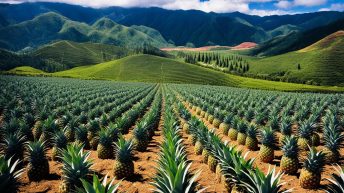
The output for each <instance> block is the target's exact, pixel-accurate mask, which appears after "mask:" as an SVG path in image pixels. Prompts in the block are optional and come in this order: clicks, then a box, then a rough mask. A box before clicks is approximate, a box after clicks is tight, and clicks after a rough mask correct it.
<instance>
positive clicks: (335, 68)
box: [248, 32, 344, 86]
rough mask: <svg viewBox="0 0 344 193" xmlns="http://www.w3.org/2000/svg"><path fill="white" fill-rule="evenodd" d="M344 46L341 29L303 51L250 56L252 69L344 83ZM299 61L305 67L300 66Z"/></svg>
mask: <svg viewBox="0 0 344 193" xmlns="http://www.w3.org/2000/svg"><path fill="white" fill-rule="evenodd" d="M323 42H327V43H326V44H323ZM343 48H344V33H342V32H337V33H335V34H332V35H331V36H328V37H326V38H325V39H323V40H321V41H319V42H317V43H315V44H313V45H311V46H310V47H307V48H305V49H303V50H299V51H296V52H289V53H286V54H282V55H278V56H273V57H267V58H262V59H257V58H250V63H251V65H250V71H249V72H250V73H257V74H265V75H268V74H272V73H276V72H282V71H285V72H289V73H288V77H291V78H293V77H296V78H299V79H303V80H314V81H316V82H320V83H322V84H324V85H340V86H344V49H343ZM248 59H249V58H248ZM298 63H300V64H301V70H298V69H297V64H298Z"/></svg>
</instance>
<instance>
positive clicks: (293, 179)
mask: <svg viewBox="0 0 344 193" xmlns="http://www.w3.org/2000/svg"><path fill="white" fill-rule="evenodd" d="M186 108H187V109H188V110H189V111H190V113H191V114H192V115H194V116H196V117H198V118H200V120H202V121H203V123H204V124H205V125H206V126H207V127H208V128H209V129H213V128H215V127H214V126H213V125H212V124H210V123H209V122H208V121H207V120H206V119H204V118H201V117H200V116H198V115H197V114H196V112H195V111H193V110H192V109H190V108H188V107H187V106H186ZM215 133H216V134H217V135H218V136H219V137H220V138H221V139H222V140H223V141H230V139H229V137H228V136H226V135H223V134H222V131H221V130H220V129H215ZM229 144H230V145H235V146H237V148H238V150H243V152H244V153H246V152H248V151H249V150H248V149H247V148H246V147H245V146H243V145H239V144H238V143H237V142H236V141H230V143H229ZM322 148H323V146H318V147H317V149H318V150H321V149H322ZM258 152H259V150H258V151H250V152H249V154H248V157H247V158H248V159H252V158H256V160H255V165H256V166H257V167H258V168H259V169H261V170H262V171H263V172H264V173H267V172H268V170H269V167H270V169H272V168H273V167H276V172H278V171H280V167H279V163H280V159H281V157H282V155H283V153H282V151H281V150H276V151H275V160H274V161H273V163H271V164H267V163H263V162H261V161H260V160H259V159H257V157H258ZM343 154H344V148H341V151H340V155H343ZM305 155H306V152H303V153H302V155H301V159H300V162H302V161H301V160H302V159H304V157H305ZM300 171H301V169H299V172H298V174H297V175H284V176H283V177H282V182H286V183H285V184H284V185H283V188H284V189H292V190H293V192H302V193H323V192H325V191H324V190H321V188H322V187H324V185H326V184H327V183H328V182H327V181H326V179H328V178H331V174H332V173H333V168H332V166H329V165H326V166H325V170H324V172H323V174H322V181H321V187H320V188H319V189H318V190H306V189H303V188H301V187H300V185H299V180H298V177H299V175H300Z"/></svg>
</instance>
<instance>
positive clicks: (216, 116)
mask: <svg viewBox="0 0 344 193" xmlns="http://www.w3.org/2000/svg"><path fill="white" fill-rule="evenodd" d="M222 119H223V113H222V112H221V111H219V110H217V109H216V110H215V112H214V120H213V126H214V127H215V128H219V126H220V124H221V120H222Z"/></svg>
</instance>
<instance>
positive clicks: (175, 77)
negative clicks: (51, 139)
mask: <svg viewBox="0 0 344 193" xmlns="http://www.w3.org/2000/svg"><path fill="white" fill-rule="evenodd" d="M30 71H32V69H31V70H30ZM30 71H29V72H27V73H25V72H23V69H22V68H19V69H18V68H16V69H13V70H11V71H9V73H11V74H21V75H37V74H36V73H31V72H30ZM40 75H44V76H57V77H72V78H82V79H102V80H116V81H134V82H160V83H186V84H209V85H222V86H234V87H246V88H257V89H267V90H283V91H344V88H342V87H324V86H322V87H321V86H311V85H302V84H293V83H283V82H273V81H266V80H258V79H252V78H245V77H240V76H234V75H230V74H225V73H222V72H218V71H215V70H211V69H207V68H203V67H200V66H196V65H192V64H186V63H183V62H178V61H176V60H173V59H168V58H161V57H157V56H151V55H135V56H128V57H125V58H122V59H119V60H115V61H111V62H106V63H102V64H97V65H91V66H82V67H76V68H73V69H70V70H66V71H61V72H56V73H41V74H40Z"/></svg>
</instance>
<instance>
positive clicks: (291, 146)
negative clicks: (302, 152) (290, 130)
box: [280, 136, 299, 174]
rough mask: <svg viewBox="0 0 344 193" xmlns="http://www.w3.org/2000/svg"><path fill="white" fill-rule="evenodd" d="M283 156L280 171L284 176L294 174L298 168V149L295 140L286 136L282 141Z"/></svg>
mask: <svg viewBox="0 0 344 193" xmlns="http://www.w3.org/2000/svg"><path fill="white" fill-rule="evenodd" d="M282 151H283V156H282V159H281V163H280V166H281V170H282V171H283V172H284V173H286V174H296V173H297V170H298V168H299V148H298V145H297V138H296V137H294V136H290V137H289V136H287V137H285V138H284V140H283V141H282Z"/></svg>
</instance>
